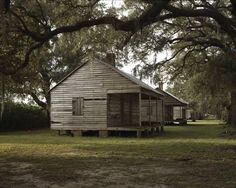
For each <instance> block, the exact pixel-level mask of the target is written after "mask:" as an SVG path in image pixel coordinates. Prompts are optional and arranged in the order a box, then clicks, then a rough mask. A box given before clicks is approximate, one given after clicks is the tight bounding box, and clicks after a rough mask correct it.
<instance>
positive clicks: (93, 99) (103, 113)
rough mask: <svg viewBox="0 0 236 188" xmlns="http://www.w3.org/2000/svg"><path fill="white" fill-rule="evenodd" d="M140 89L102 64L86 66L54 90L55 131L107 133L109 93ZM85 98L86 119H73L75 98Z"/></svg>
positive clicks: (96, 63)
mask: <svg viewBox="0 0 236 188" xmlns="http://www.w3.org/2000/svg"><path fill="white" fill-rule="evenodd" d="M124 88H125V89H127V88H139V86H138V85H136V84H135V83H133V82H131V81H130V80H128V79H127V78H125V77H123V76H121V75H120V74H119V73H117V72H116V71H114V70H112V69H111V68H110V67H108V66H105V65H103V64H102V63H100V62H90V63H87V64H85V65H83V66H82V67H81V68H80V69H78V70H77V71H75V72H74V73H73V74H72V75H71V76H69V77H68V78H67V79H65V80H64V81H63V82H61V83H60V84H59V85H58V86H57V87H55V88H54V89H53V90H51V121H52V123H51V128H52V129H68V130H76V129H83V128H85V129H91V130H92V129H103V128H106V127H107V90H122V89H124ZM73 97H83V98H84V111H83V115H82V116H75V115H72V98H73Z"/></svg>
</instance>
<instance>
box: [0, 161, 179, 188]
mask: <svg viewBox="0 0 236 188" xmlns="http://www.w3.org/2000/svg"><path fill="white" fill-rule="evenodd" d="M2 167H3V166H2ZM8 167H9V168H8V170H10V171H11V173H12V174H14V175H13V176H11V177H10V179H11V182H9V184H8V185H6V186H3V187H4V188H5V187H6V188H8V187H14V188H23V187H24V188H26V187H27V188H31V187H32V188H78V187H83V188H89V187H91V188H92V187H108V188H131V187H135V188H141V187H147V188H149V187H152V188H168V186H167V185H165V184H164V183H162V182H160V183H158V184H157V183H156V181H150V182H149V181H147V179H155V178H156V177H158V176H159V175H160V176H163V175H164V176H165V175H174V174H180V173H181V172H180V171H178V170H177V169H174V168H166V167H154V166H152V165H140V166H127V167H124V166H120V167H119V166H104V167H100V168H97V169H95V170H94V169H87V170H84V169H81V170H80V169H78V170H77V171H76V175H77V176H78V179H76V180H74V179H73V180H66V181H65V183H64V184H63V185H59V184H58V183H56V182H50V181H46V180H44V179H42V178H41V177H38V176H36V175H34V173H33V171H34V170H37V169H35V166H34V165H33V164H30V163H25V162H11V163H9V164H8ZM0 168H1V164H0ZM4 168H6V167H4ZM5 170H6V169H5ZM55 173H57V172H55Z"/></svg>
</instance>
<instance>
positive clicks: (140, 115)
mask: <svg viewBox="0 0 236 188" xmlns="http://www.w3.org/2000/svg"><path fill="white" fill-rule="evenodd" d="M141 126H142V93H141V92H139V127H141Z"/></svg>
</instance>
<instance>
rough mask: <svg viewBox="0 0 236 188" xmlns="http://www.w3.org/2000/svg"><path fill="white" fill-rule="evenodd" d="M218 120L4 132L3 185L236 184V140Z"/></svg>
mask: <svg viewBox="0 0 236 188" xmlns="http://www.w3.org/2000/svg"><path fill="white" fill-rule="evenodd" d="M225 130H226V129H225V127H224V126H223V125H220V124H219V121H210V120H209V121H198V122H196V123H194V124H193V123H190V124H189V125H188V126H169V127H166V128H165V134H164V135H162V136H159V137H153V138H140V139H138V138H95V137H82V138H81V137H67V136H57V133H56V132H51V131H48V130H40V131H28V132H12V133H0V187H4V188H5V187H6V188H7V187H14V188H15V187H19V188H28V187H29V188H30V187H32V188H33V187H34V188H35V187H42V188H44V187H45V188H46V187H50V188H51V187H52V188H62V187H69V188H73V187H95V188H97V187H98V188H99V187H110V188H113V187H122V188H123V187H130V188H131V187H138V188H139V187H140V188H141V187H145V188H146V187H152V188H153V187H154V188H155V187H156V188H168V187H180V188H184V187H186V188H189V187H190V188H192V187H193V188H194V187H196V188H203V187H204V188H205V187H214V188H216V187H219V188H223V187H229V188H235V187H236V139H235V138H233V137H226V136H224V134H222V133H223V132H225Z"/></svg>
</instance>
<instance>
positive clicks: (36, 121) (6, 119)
mask: <svg viewBox="0 0 236 188" xmlns="http://www.w3.org/2000/svg"><path fill="white" fill-rule="evenodd" d="M48 126H49V123H48V119H47V114H46V112H45V111H44V110H43V109H41V108H39V107H36V106H31V105H28V104H19V103H12V102H8V103H6V104H5V109H4V113H3V119H2V121H0V130H2V131H11V130H30V129H37V128H43V127H48Z"/></svg>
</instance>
